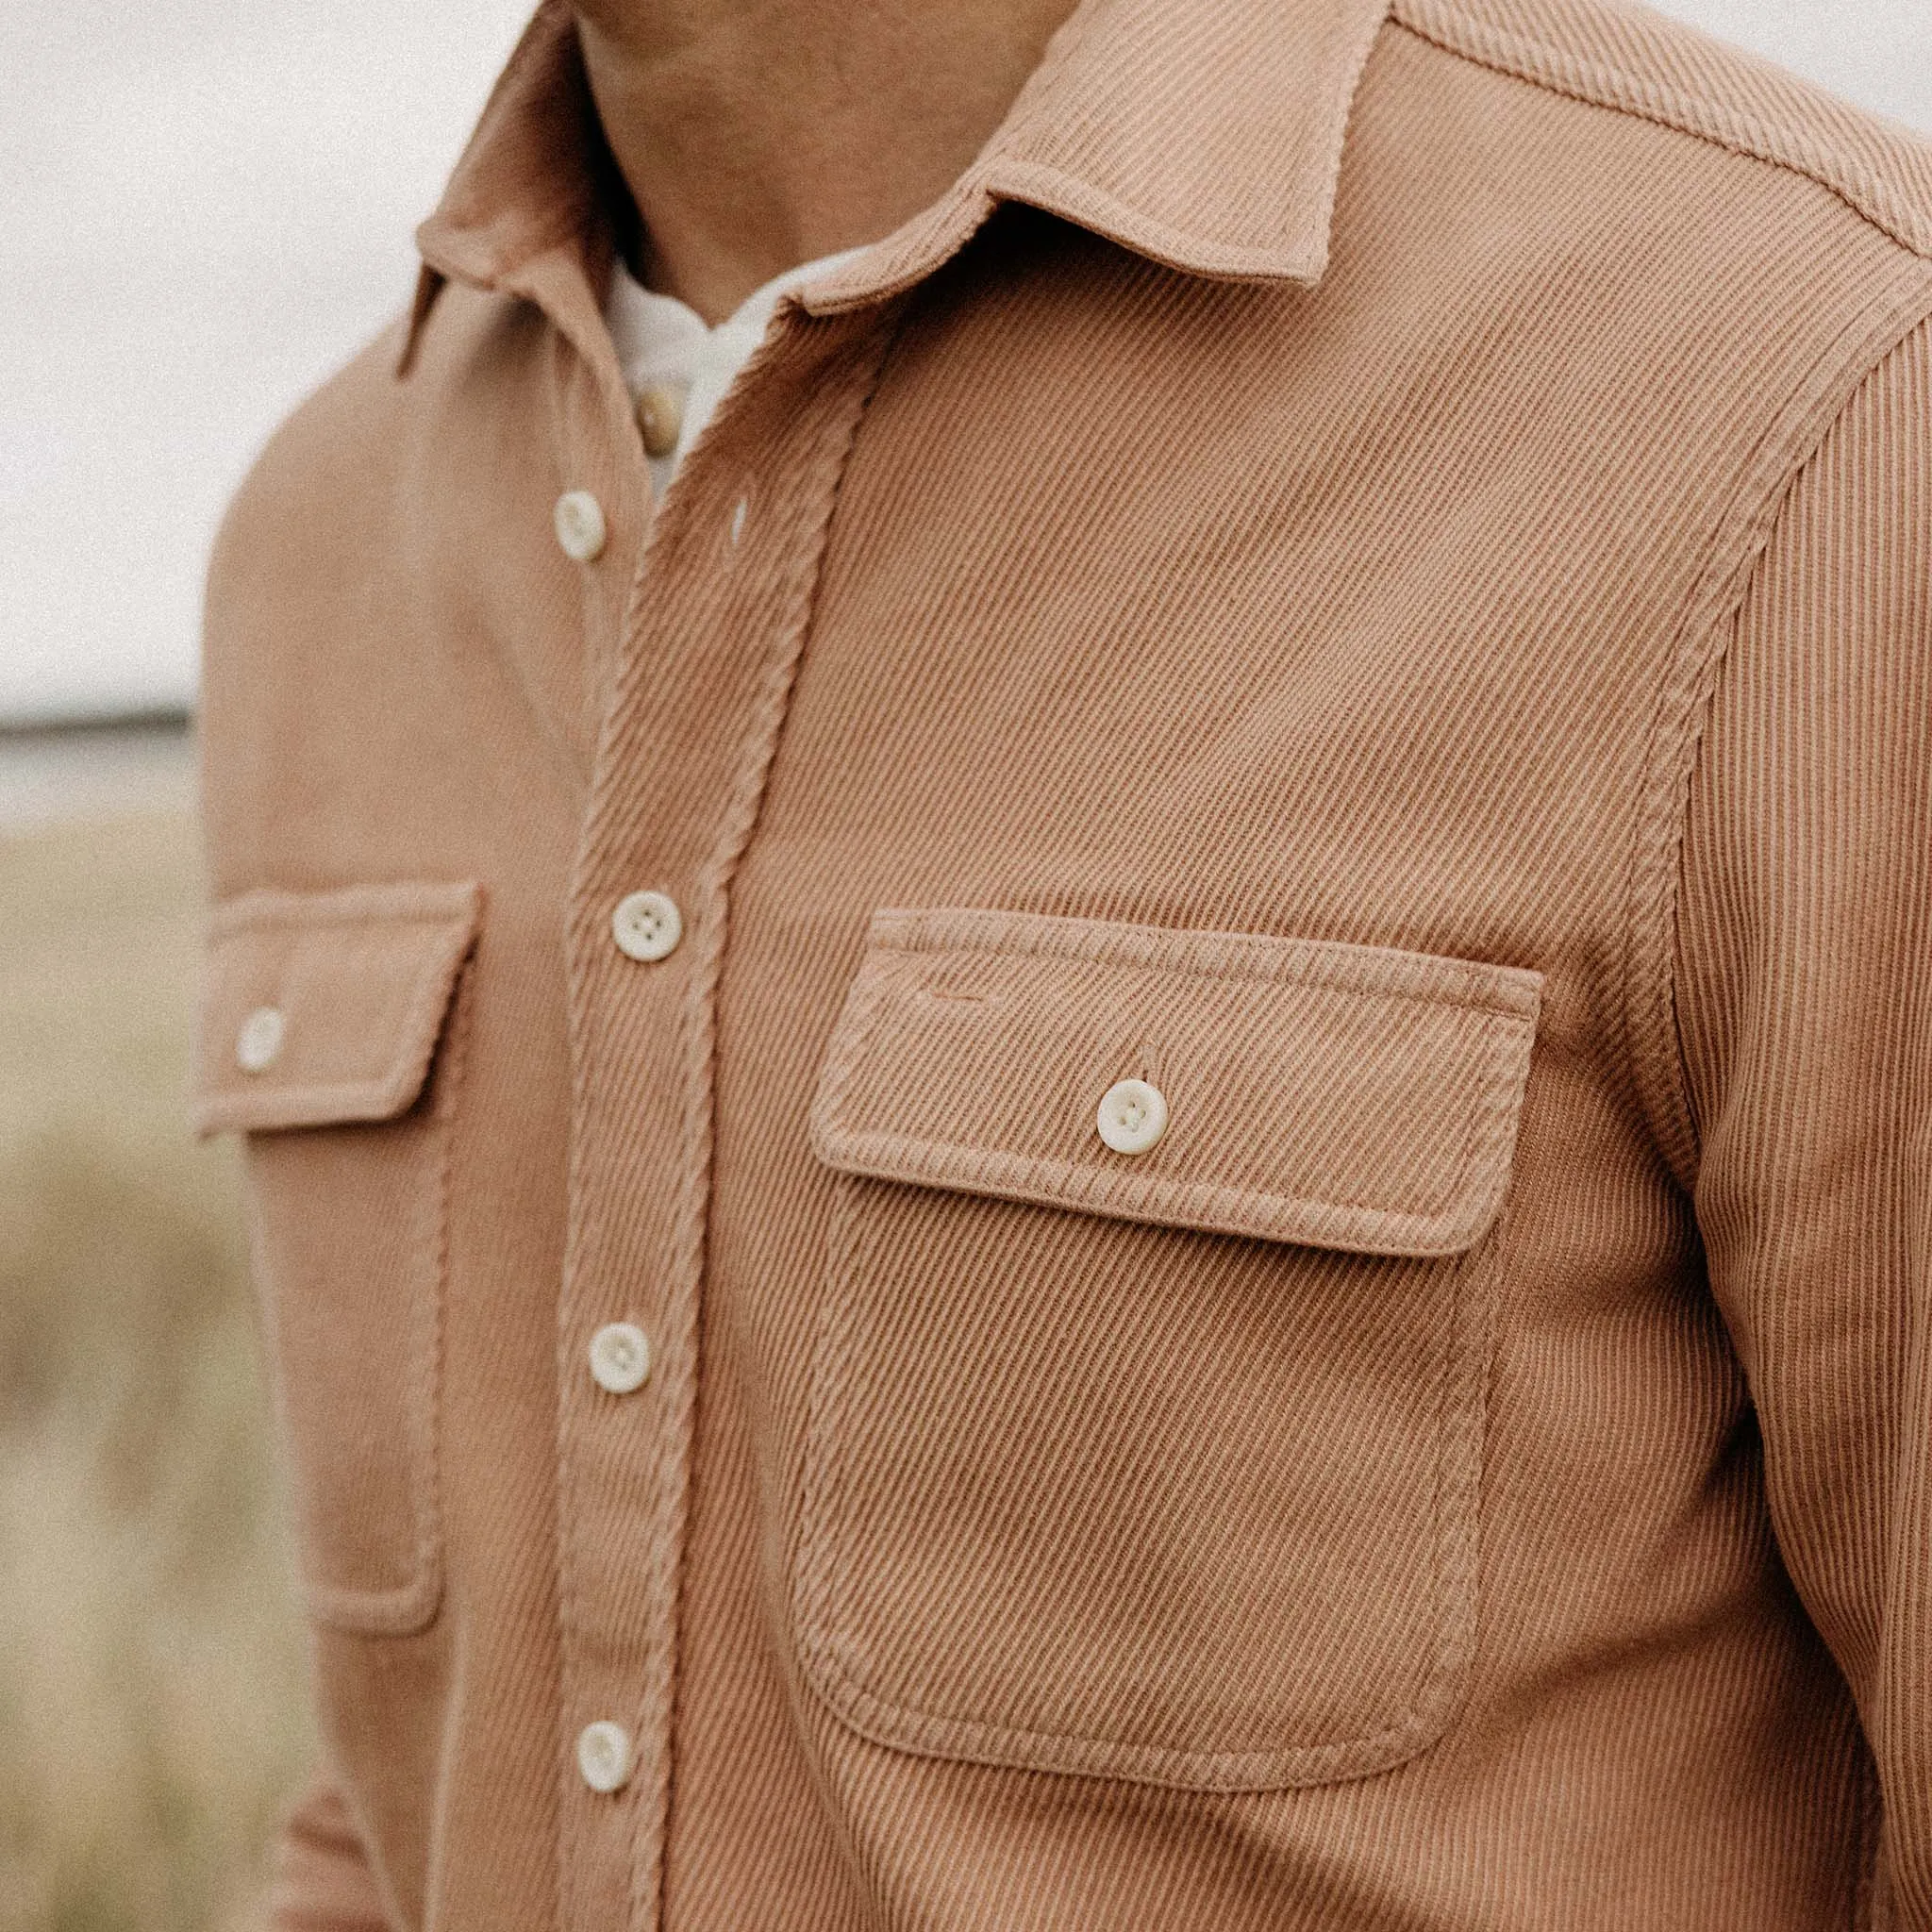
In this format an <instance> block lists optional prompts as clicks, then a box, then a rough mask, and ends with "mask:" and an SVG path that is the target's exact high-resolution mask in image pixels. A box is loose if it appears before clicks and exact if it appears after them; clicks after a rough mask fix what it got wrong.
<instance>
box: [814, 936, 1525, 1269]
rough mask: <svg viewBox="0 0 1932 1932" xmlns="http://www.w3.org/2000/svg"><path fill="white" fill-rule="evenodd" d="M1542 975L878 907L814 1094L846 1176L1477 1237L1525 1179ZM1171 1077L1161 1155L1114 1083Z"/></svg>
mask: <svg viewBox="0 0 1932 1932" xmlns="http://www.w3.org/2000/svg"><path fill="white" fill-rule="evenodd" d="M1541 987H1542V976H1541V974H1537V973H1533V972H1528V971H1525V970H1524V969H1521V968H1517V967H1507V966H1492V965H1486V964H1482V963H1478V962H1475V961H1471V960H1463V959H1450V958H1436V957H1434V956H1431V955H1427V954H1422V953H1407V952H1399V951H1395V950H1392V949H1390V948H1386V947H1380V946H1357V945H1343V944H1337V943H1333V942H1329V941H1311V940H1298V939H1279V938H1272V937H1265V936H1260V935H1255V934H1244V933H1225V932H1186V931H1174V930H1170V929H1167V928H1162V927H1158V926H1142V925H1126V924H1113V923H1110V922H1105V921H1099V920H1086V919H1058V918H1048V917H1043V916H1040V915H1035V914H1024V913H1002V912H985V911H973V910H941V911H910V912H908V911H887V912H879V913H876V914H874V918H873V922H872V928H871V932H870V936H869V941H868V944H867V949H866V954H865V958H864V960H863V963H862V964H861V965H860V968H859V971H858V977H857V979H856V980H855V981H854V983H853V986H852V989H851V992H850V994H849V996H848V997H847V1000H846V1003H845V1007H844V1010H843V1011H842V1012H841V1015H840V1018H839V1022H838V1024H837V1027H836V1028H835V1029H834V1032H833V1036H832V1041H831V1044H830V1046H829V1048H828V1050H827V1054H826V1058H825V1064H824V1073H823V1075H822V1077H821V1080H820V1083H819V1090H818V1094H817V1097H816V1099H815V1101H814V1103H813V1108H812V1144H813V1147H814V1149H815V1151H816V1152H817V1154H818V1156H819V1158H820V1159H822V1160H823V1161H824V1162H825V1164H826V1165H827V1166H829V1167H832V1168H834V1169H837V1170H839V1171H840V1172H841V1173H845V1174H861V1175H869V1176H872V1177H874V1178H876V1179H881V1180H891V1181H905V1182H913V1183H919V1184H923V1185H925V1186H929V1187H938V1188H951V1189H956V1190H959V1191H965V1192H969V1193H977V1194H991V1195H998V1196H1002V1197H1005V1198H1008V1199H1011V1200H1018V1201H1030V1202H1036V1203H1040V1204H1042V1205H1046V1206H1050V1207H1056V1208H1074V1209H1078V1210H1081V1211H1083V1212H1086V1213H1091V1214H1103V1215H1111V1216H1115V1217H1119V1218H1122V1219H1125V1220H1130V1221H1145V1222H1158V1223H1163V1224H1169V1225H1174V1226H1182V1227H1191V1228H1199V1229H1205V1230H1208V1231H1210V1232H1214V1233H1221V1234H1232V1235H1246V1236H1252V1237H1257V1238H1258V1239H1261V1240H1264V1241H1295V1242H1302V1243H1306V1244H1308V1245H1313V1246H1320V1247H1327V1248H1339V1249H1346V1250H1350V1251H1353V1252H1357V1253H1361V1254H1374V1255H1407V1256H1440V1255H1454V1254H1459V1253H1461V1252H1463V1251H1464V1250H1466V1249H1468V1248H1471V1247H1473V1246H1474V1244H1475V1243H1476V1242H1477V1241H1480V1240H1481V1238H1482V1237H1483V1235H1484V1234H1485V1233H1486V1232H1487V1230H1488V1229H1489V1227H1490V1226H1491V1224H1492V1223H1493V1222H1494V1220H1495V1218H1496V1215H1497V1213H1498V1212H1499V1211H1500V1209H1501V1208H1502V1204H1503V1198H1504V1195H1505V1193H1506V1192H1507V1188H1508V1180H1509V1169H1510V1163H1511V1159H1512V1157H1513V1153H1514V1149H1515V1142H1516V1129H1517V1122H1518V1117H1519V1115H1520V1113H1521V1111H1522V1106H1523V1093H1524V1085H1525V1082H1526V1080H1527V1078H1528V1073H1529V1058H1530V1044H1531V1041H1532V1040H1533V1039H1534V1037H1535V1033H1536V1023H1537V1012H1538V1007H1539V1003H1540V1000H1541ZM1126 1079H1135V1080H1142V1081H1146V1082H1148V1083H1149V1084H1151V1085H1152V1086H1154V1087H1156V1088H1157V1089H1158V1091H1159V1092H1160V1094H1161V1095H1162V1096H1163V1097H1164V1099H1165V1101H1166V1104H1167V1120H1168V1124H1167V1127H1166V1130H1165V1132H1164V1133H1163V1134H1162V1135H1161V1136H1160V1138H1159V1139H1158V1141H1156V1142H1155V1144H1153V1145H1152V1146H1151V1147H1150V1148H1149V1149H1148V1150H1147V1151H1146V1152H1144V1153H1138V1154H1124V1153H1117V1152H1115V1151H1113V1149H1112V1148H1111V1147H1109V1146H1108V1144H1107V1143H1106V1142H1104V1141H1102V1139H1101V1137H1100V1132H1099V1127H1098V1124H1097V1117H1098V1111H1099V1105H1100V1102H1101V1099H1102V1096H1103V1095H1104V1094H1106V1093H1107V1092H1108V1089H1109V1088H1110V1087H1112V1086H1113V1085H1114V1084H1115V1083H1116V1082H1118V1081H1122V1080H1126Z"/></svg>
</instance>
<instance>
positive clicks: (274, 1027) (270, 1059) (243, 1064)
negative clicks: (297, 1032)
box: [235, 1007, 289, 1074]
mask: <svg viewBox="0 0 1932 1932" xmlns="http://www.w3.org/2000/svg"><path fill="white" fill-rule="evenodd" d="M288 1031H289V1023H288V1022H287V1021H286V1020H285V1019H284V1018H283V1017H282V1011H281V1008H279V1007H257V1008H256V1009H255V1010H254V1012H252V1013H250V1014H249V1016H248V1017H247V1019H245V1020H244V1021H242V1030H241V1032H240V1033H238V1034H237V1035H236V1036H235V1064H236V1065H237V1066H238V1067H240V1068H241V1069H242V1072H243V1073H244V1074H260V1073H265V1072H267V1070H268V1069H269V1068H270V1067H272V1066H274V1065H275V1056H276V1055H277V1054H279V1053H280V1052H281V1050H282V1041H283V1040H284V1039H286V1038H287V1036H288Z"/></svg>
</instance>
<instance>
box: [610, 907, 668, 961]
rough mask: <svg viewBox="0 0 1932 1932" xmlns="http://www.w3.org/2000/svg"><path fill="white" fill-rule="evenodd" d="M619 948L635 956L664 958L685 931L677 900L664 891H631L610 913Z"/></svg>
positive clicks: (649, 958)
mask: <svg viewBox="0 0 1932 1932" xmlns="http://www.w3.org/2000/svg"><path fill="white" fill-rule="evenodd" d="M610 932H611V936H612V937H613V938H614V939H615V940H616V941H617V950H618V951H619V952H620V953H622V954H624V955H625V958H631V959H643V960H651V959H661V958H663V957H664V955H665V954H666V953H668V952H670V951H671V949H672V948H673V947H674V946H675V945H676V943H677V941H678V940H679V938H680V937H682V935H683V932H684V916H683V914H682V913H680V912H679V911H678V909H677V902H676V901H675V899H672V898H670V897H668V896H667V895H666V894H665V893H663V892H631V893H629V894H627V895H626V896H625V897H624V898H622V899H620V900H619V901H618V902H617V910H616V911H615V912H613V913H612V914H611V915H610Z"/></svg>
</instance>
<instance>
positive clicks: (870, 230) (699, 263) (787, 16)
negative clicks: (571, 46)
mask: <svg viewBox="0 0 1932 1932" xmlns="http://www.w3.org/2000/svg"><path fill="white" fill-rule="evenodd" d="M575 10H576V15H577V24H578V28H579V32H580V34H581V38H582V42H583V48H584V59H585V64H586V66H587V67H588V69H589V72H590V77H591V93H592V94H593V95H594V97H595V99H596V103H597V111H598V114H599V116H600V118H601V119H602V121H603V124H604V130H605V135H606V137H607V139H608V142H609V143H610V149H611V152H612V154H613V155H614V156H615V157H616V159H617V164H618V166H619V167H620V168H621V169H622V170H623V173H624V177H625V181H626V182H627V183H628V185H629V187H630V192H631V195H632V198H633V200H634V201H635V202H636V204H637V211H638V214H639V217H640V219H641V225H642V236H643V240H642V242H641V244H640V253H641V261H640V262H639V263H638V264H637V265H638V266H639V267H640V268H641V271H642V273H643V275H644V277H645V279H646V280H647V281H648V282H649V284H650V285H651V286H652V287H653V288H656V289H659V290H661V291H664V292H665V293H667V294H672V295H676V296H678V297H679V298H680V299H681V300H683V301H685V302H688V303H689V304H690V305H691V307H692V308H695V309H696V310H697V311H698V313H699V314H700V315H702V316H703V317H704V318H705V319H706V320H707V321H708V322H717V321H719V320H721V319H722V318H723V317H724V316H726V315H728V314H730V312H731V311H732V310H733V309H734V308H737V306H738V305H739V303H740V302H741V301H742V300H743V299H744V297H745V296H747V295H749V294H750V293H751V292H752V291H754V290H756V289H758V288H760V287H761V286H762V285H763V284H764V283H766V282H768V281H770V280H771V279H772V277H773V276H774V275H782V274H783V273H784V272H785V271H786V270H787V269H789V268H794V267H796V266H797V265H798V264H799V263H800V262H804V261H812V260H815V259H817V258H819V257H820V256H824V255H831V254H835V253H837V252H838V251H839V250H841V249H845V248H856V247H858V246H859V245H861V244H862V243H864V242H874V241H876V240H878V239H879V237H880V236H882V235H888V234H890V233H891V231H892V230H893V229H894V228H896V227H897V226H899V225H900V224H901V223H902V222H904V221H906V220H907V219H908V217H910V216H912V215H914V214H917V213H918V212H919V210H920V209H921V208H925V207H928V206H929V205H930V204H931V203H932V202H934V201H936V200H937V199H938V198H939V197H940V196H941V194H942V193H943V192H945V190H946V189H947V188H948V187H950V186H951V185H952V183H953V182H954V181H955V180H956V179H958V176H959V175H960V174H961V173H962V172H963V171H964V170H965V168H966V167H967V165H968V164H969V163H970V162H971V161H972V159H973V158H974V156H975V155H976V154H977V153H978V152H979V150H980V148H981V147H982V146H984V145H985V142H986V141H987V138H988V137H989V136H990V135H991V133H992V132H993V130H994V129H995V128H996V127H997V126H998V125H999V124H1000V122H1001V121H1002V120H1003V119H1004V118H1005V115H1006V112H1007V109H1008V107H1009V106H1010V105H1011V104H1012V101H1013V97H1014V96H1015V95H1016V94H1017V93H1018V92H1019V91H1020V89H1021V87H1022V85H1023V84H1024V81H1025V79H1026V77H1027V75H1029V74H1031V73H1032V71H1033V70H1034V68H1035V67H1036V66H1038V65H1039V63H1040V58H1041V54H1042V53H1043V52H1044V51H1045V47H1046V43H1047V41H1048V40H1049V39H1050V38H1051V36H1052V34H1053V32H1054V29H1055V28H1056V27H1058V25H1060V24H1061V22H1062V21H1064V20H1065V19H1066V17H1067V16H1068V15H1069V14H1070V13H1071V12H1072V11H1073V10H1074V0H576V7H575Z"/></svg>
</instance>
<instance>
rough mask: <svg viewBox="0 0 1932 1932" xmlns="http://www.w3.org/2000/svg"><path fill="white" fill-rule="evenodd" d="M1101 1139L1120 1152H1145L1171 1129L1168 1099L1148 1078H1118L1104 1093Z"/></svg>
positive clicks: (1099, 1123)
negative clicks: (1168, 1125)
mask: <svg viewBox="0 0 1932 1932" xmlns="http://www.w3.org/2000/svg"><path fill="white" fill-rule="evenodd" d="M1098 1125H1099V1128H1100V1138H1101V1139H1102V1140H1103V1141H1106V1142H1107V1144H1108V1146H1109V1147H1111V1148H1112V1149H1113V1151H1114V1152H1115V1153H1116V1154H1144V1153H1146V1151H1147V1150H1148V1148H1150V1147H1151V1146H1153V1145H1154V1143H1155V1142H1156V1141H1158V1140H1159V1139H1160V1137H1161V1135H1163V1134H1164V1133H1166V1132H1167V1099H1166V1096H1165V1095H1164V1094H1163V1093H1162V1092H1161V1091H1160V1089H1159V1088H1158V1087H1150V1086H1149V1085H1148V1084H1147V1082H1146V1081H1145V1080H1117V1081H1116V1082H1115V1083H1114V1084H1113V1085H1112V1086H1111V1087H1109V1088H1108V1090H1107V1091H1106V1092H1105V1093H1103V1094H1102V1095H1101V1096H1100V1118H1099V1121H1098Z"/></svg>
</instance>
